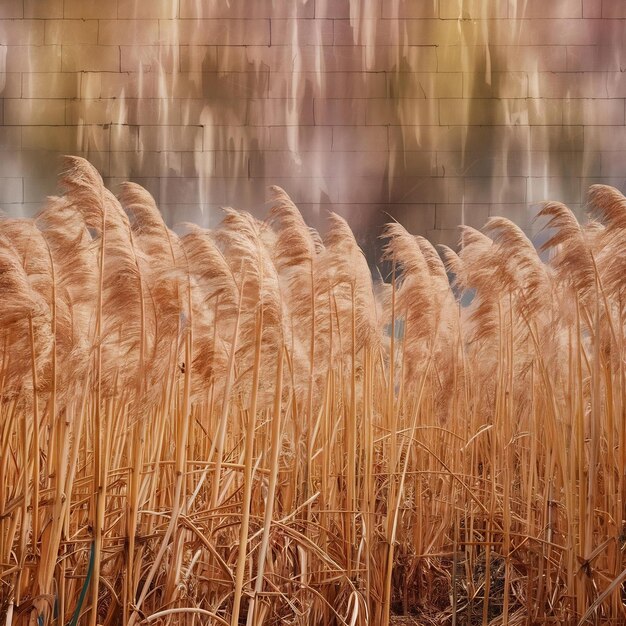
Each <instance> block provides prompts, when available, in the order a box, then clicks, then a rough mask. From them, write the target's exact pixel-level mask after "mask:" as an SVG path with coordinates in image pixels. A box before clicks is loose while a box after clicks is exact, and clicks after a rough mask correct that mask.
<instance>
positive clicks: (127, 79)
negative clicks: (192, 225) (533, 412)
mask: <svg viewBox="0 0 626 626" xmlns="http://www.w3.org/2000/svg"><path fill="white" fill-rule="evenodd" d="M0 18H1V20H0V44H1V46H0V93H1V97H2V107H1V109H0V112H1V118H0V119H1V121H2V128H1V129H0V130H1V132H0V149H1V153H0V154H1V161H0V163H1V167H2V169H1V173H0V177H1V179H0V207H2V208H3V209H4V210H5V211H7V212H9V213H10V214H13V215H16V214H20V213H23V214H30V213H32V212H34V211H35V210H36V209H37V207H39V206H40V203H41V202H42V200H43V199H44V197H45V196H46V195H47V194H51V193H54V191H55V187H56V185H55V176H56V173H57V170H58V159H57V156H58V155H59V154H62V153H73V154H81V155H84V156H86V157H87V158H89V159H90V160H91V161H92V162H93V163H94V164H95V165H96V166H97V167H98V168H99V170H100V172H101V173H102V175H103V176H104V177H105V180H106V182H107V184H108V185H110V186H111V188H113V189H114V188H115V186H116V184H117V183H118V182H120V181H122V180H125V179H132V180H135V181H137V182H139V183H141V184H142V185H144V186H145V187H147V188H148V189H149V190H150V191H151V192H152V193H153V194H154V195H155V197H156V199H157V201H158V203H159V205H160V206H161V208H162V210H163V212H164V214H165V215H166V217H167V219H168V220H169V221H170V222H175V221H180V220H193V221H198V222H201V223H203V224H209V225H212V224H214V223H215V222H216V221H217V220H218V219H219V210H218V207H219V206H220V205H232V206H236V207H240V208H247V209H251V210H254V211H261V210H264V201H265V199H266V197H267V186H268V185H269V184H278V185H280V186H282V187H284V188H285V189H286V190H287V191H288V193H290V194H291V195H292V197H293V199H294V200H295V201H296V202H297V203H298V204H299V206H300V207H301V209H302V210H303V213H304V214H305V216H306V217H307V219H308V220H309V221H310V222H311V223H312V224H313V225H316V226H320V224H323V221H324V214H325V209H333V210H336V211H338V212H340V213H341V214H343V215H345V216H346V217H348V219H349V221H350V222H351V224H352V225H353V227H355V229H356V230H357V232H358V234H359V237H360V239H361V241H362V243H363V245H364V246H365V247H367V248H372V247H373V246H375V245H376V244H375V241H376V236H377V235H378V234H379V233H378V232H377V229H376V228H374V227H375V226H376V225H378V224H380V223H382V222H384V221H386V220H388V216H387V215H386V213H388V214H391V215H392V216H394V217H396V218H397V219H399V220H400V221H401V222H403V223H404V224H405V225H406V226H407V227H408V228H409V229H411V230H412V231H413V232H415V233H422V234H425V235H427V236H429V237H430V238H431V239H432V240H434V241H437V242H445V243H453V242H454V241H455V240H456V238H457V234H456V230H455V227H456V225H457V224H459V223H460V222H461V221H463V222H465V223H469V224H471V225H477V226H480V225H482V223H483V222H484V221H485V219H486V218H487V217H488V216H489V215H490V214H500V215H505V216H507V217H510V218H512V219H514V220H515V221H516V222H517V223H519V224H521V225H522V226H524V227H527V228H531V225H530V219H531V217H532V215H533V210H532V207H531V205H532V203H536V202H538V201H541V200H544V199H548V198H550V199H559V200H562V201H565V202H566V203H568V204H569V205H570V206H572V208H574V209H576V210H578V211H580V210H581V208H582V206H583V204H584V199H585V192H586V189H587V187H588V185H589V184H591V183H593V182H606V183H609V184H613V185H615V186H617V187H619V188H621V189H622V190H624V187H625V183H626V158H625V157H626V126H625V108H624V102H625V98H626V73H625V72H624V70H626V56H625V54H624V48H625V45H626V43H625V42H626V2H621V1H619V2H618V1H617V0H517V1H516V0H508V1H507V0H483V1H480V0H471V1H468V0H412V1H409V0H406V1H402V0H362V1H357V0H352V1H348V0H1V1H0ZM529 207H530V208H529Z"/></svg>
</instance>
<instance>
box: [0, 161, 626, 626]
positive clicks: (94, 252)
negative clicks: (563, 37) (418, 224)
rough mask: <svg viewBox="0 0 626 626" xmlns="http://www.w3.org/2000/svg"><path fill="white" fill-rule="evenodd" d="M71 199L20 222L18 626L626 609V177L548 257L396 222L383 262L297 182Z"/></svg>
mask: <svg viewBox="0 0 626 626" xmlns="http://www.w3.org/2000/svg"><path fill="white" fill-rule="evenodd" d="M60 189H61V193H62V195H60V196H59V197H53V198H49V199H48V200H47V202H46V204H45V205H44V207H43V209H42V210H41V212H40V213H39V214H38V215H37V216H36V217H35V218H34V219H15V218H4V219H3V220H2V221H1V222H0V623H2V624H5V625H16V624H19V625H22V624H29V625H30V624H33V625H36V626H43V625H48V624H55V625H59V626H61V625H63V626H66V625H68V624H69V625H71V626H77V625H79V624H81V625H82V624H85V625H89V626H95V625H97V624H102V625H106V626H115V625H117V624H122V625H124V626H136V625H139V624H152V625H161V624H171V625H173V624H185V625H198V626H199V625H205V624H210V625H218V624H221V625H226V626H236V625H238V624H242V625H243V624H245V625H246V626H261V625H268V626H271V625H278V624H293V625H302V626H304V625H327V624H328V625H340V624H345V625H350V626H356V625H365V624H371V625H376V626H378V625H381V626H388V624H390V623H392V624H393V623H402V624H405V623H416V624H432V625H443V624H449V625H451V626H456V625H458V626H472V625H478V624H574V625H576V624H624V623H626V604H625V603H626V584H625V581H626V555H625V549H626V522H625V517H626V515H625V499H626V475H625V469H626V414H625V410H626V398H625V356H626V346H625V325H624V324H625V319H626V305H625V303H624V301H625V299H626V198H624V196H622V195H621V194H620V192H619V191H617V190H615V189H613V188H611V187H606V186H599V185H598V186H593V187H592V188H591V189H590V192H589V221H587V222H586V223H584V224H583V223H579V222H578V221H577V219H576V217H575V216H574V215H573V213H572V212H571V211H570V210H569V209H568V208H567V207H566V206H564V205H563V204H560V203H558V202H554V203H548V204H545V205H544V206H543V208H542V209H541V211H540V217H541V219H542V220H543V222H544V223H545V225H546V230H545V238H544V241H545V243H544V244H543V246H542V250H539V251H538V250H536V249H535V247H534V246H533V244H532V243H531V242H530V241H529V240H528V238H527V237H526V235H525V234H524V233H523V232H522V230H520V229H519V228H518V227H517V226H516V225H515V224H513V223H512V222H510V221H509V220H507V219H504V218H498V217H493V218H491V219H490V220H489V221H488V222H487V224H486V225H485V227H484V228H483V230H482V231H477V230H474V229H472V228H469V227H462V228H461V230H460V238H461V245H460V246H459V251H458V253H455V252H454V251H452V250H450V249H447V248H444V247H442V248H441V249H440V250H436V249H435V248H434V247H433V246H432V245H431V244H430V243H429V242H428V241H427V240H426V239H424V238H422V237H415V236H413V235H412V234H410V233H408V232H407V231H406V230H405V229H404V228H403V227H402V226H401V225H400V224H398V223H391V224H389V225H388V226H387V227H386V228H385V230H384V231H383V232H382V233H380V234H381V237H382V238H383V243H384V250H385V252H384V258H383V259H381V265H380V267H381V268H384V271H382V278H380V279H374V280H373V279H372V272H371V270H370V268H369V267H368V264H367V262H366V259H365V257H364V256H363V254H362V252H361V250H360V248H359V246H358V245H357V242H356V240H355V238H354V236H353V234H352V231H351V230H350V228H349V226H348V224H347V223H346V221H345V220H344V219H343V218H341V217H340V216H338V215H334V214H331V215H330V216H329V221H328V228H327V231H326V232H325V233H324V235H323V236H320V235H319V234H318V233H317V232H315V231H313V230H312V229H310V228H309V227H307V225H306V224H305V222H304V221H303V219H302V217H301V215H300V213H299V212H298V209H297V208H296V207H295V205H294V204H293V203H292V202H291V200H290V199H289V198H288V196H287V195H286V194H285V193H284V192H283V191H282V190H280V189H278V188H276V189H275V190H274V200H273V202H272V203H271V205H270V207H269V208H268V216H267V219H266V220H265V221H258V220H257V219H255V218H253V217H252V216H251V215H249V214H248V213H245V212H239V211H236V210H232V209H226V210H225V211H224V214H223V220H222V222H221V224H220V226H219V227H218V228H216V229H215V230H211V231H209V230H205V229H202V228H200V227H198V226H195V225H191V224H184V225H180V226H177V227H176V228H175V229H173V230H172V229H169V228H168V227H167V226H166V225H165V223H164V221H163V220H162V218H161V215H160V213H159V211H158V208H157V207H156V205H155V203H154V200H153V199H152V197H151V196H150V195H149V194H148V192H146V191H145V190H144V189H142V188H141V187H140V186H138V185H136V184H132V183H127V184H125V185H123V186H122V188H121V190H120V193H119V195H118V197H117V198H116V197H115V196H114V195H113V194H112V193H111V192H110V191H108V190H107V189H106V188H105V187H104V185H103V183H102V179H101V178H100V176H99V174H98V173H97V171H96V170H95V169H94V168H93V167H92V166H91V165H90V164H89V163H87V162H86V161H84V160H82V159H80V158H77V157H69V158H67V160H66V167H65V171H64V173H63V174H62V175H61V178H60ZM440 253H441V254H440ZM442 259H443V260H442ZM399 616H404V617H399ZM410 619H413V621H412V622H411V621H410Z"/></svg>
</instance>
